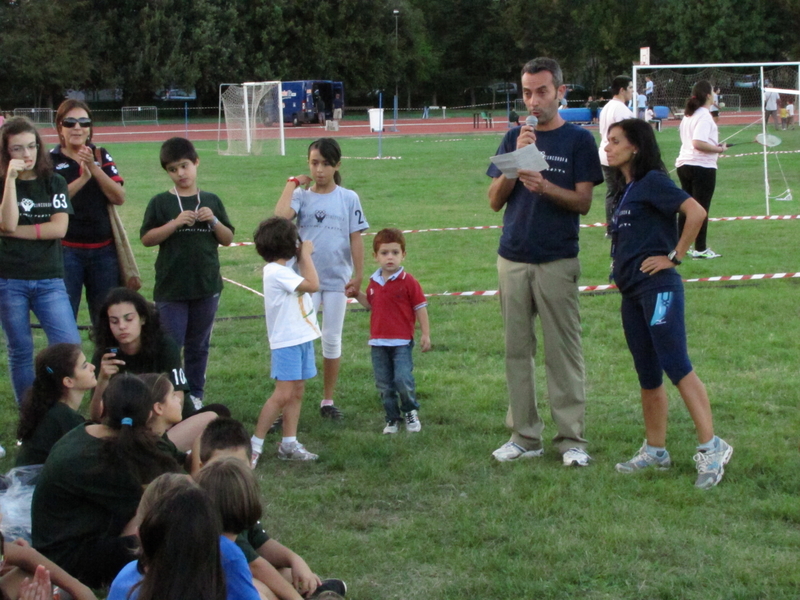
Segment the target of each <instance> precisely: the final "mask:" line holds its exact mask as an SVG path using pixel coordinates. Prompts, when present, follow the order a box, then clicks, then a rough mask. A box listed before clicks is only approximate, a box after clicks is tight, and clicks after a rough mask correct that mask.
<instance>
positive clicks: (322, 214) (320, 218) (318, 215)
mask: <svg viewBox="0 0 800 600" xmlns="http://www.w3.org/2000/svg"><path fill="white" fill-rule="evenodd" d="M314 216H315V217H316V218H317V223H322V222H323V221H324V220H325V216H326V215H325V211H324V210H318V211H317V212H315V213H314Z"/></svg>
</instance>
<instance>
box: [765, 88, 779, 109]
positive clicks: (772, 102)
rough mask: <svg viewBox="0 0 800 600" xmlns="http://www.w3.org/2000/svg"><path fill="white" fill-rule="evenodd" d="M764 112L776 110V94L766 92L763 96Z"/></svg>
mask: <svg viewBox="0 0 800 600" xmlns="http://www.w3.org/2000/svg"><path fill="white" fill-rule="evenodd" d="M764 110H778V92H767V93H766V95H765V96H764Z"/></svg>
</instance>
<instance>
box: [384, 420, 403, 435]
mask: <svg viewBox="0 0 800 600" xmlns="http://www.w3.org/2000/svg"><path fill="white" fill-rule="evenodd" d="M398 431H400V428H399V426H398V425H397V421H390V422H388V423H386V427H384V428H383V433H385V434H387V435H388V434H390V433H397V432H398Z"/></svg>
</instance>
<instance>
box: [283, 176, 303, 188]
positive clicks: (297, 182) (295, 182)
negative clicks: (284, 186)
mask: <svg viewBox="0 0 800 600" xmlns="http://www.w3.org/2000/svg"><path fill="white" fill-rule="evenodd" d="M286 181H287V182H288V181H294V185H295V187H300V186H301V185H302V184H301V183H300V180H299V179H298V178H297V177H289V179H287V180H286Z"/></svg>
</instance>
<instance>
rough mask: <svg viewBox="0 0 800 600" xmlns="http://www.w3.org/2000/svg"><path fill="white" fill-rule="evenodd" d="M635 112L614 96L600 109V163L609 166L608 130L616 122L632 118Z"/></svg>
mask: <svg viewBox="0 0 800 600" xmlns="http://www.w3.org/2000/svg"><path fill="white" fill-rule="evenodd" d="M632 118H633V113H632V112H631V109H630V108H628V107H627V106H625V103H624V102H622V101H621V100H617V99H616V98H612V99H611V100H609V101H608V104H606V105H605V106H604V107H603V110H601V111H600V126H599V129H600V164H601V165H604V166H606V167H607V166H608V154H606V146H607V145H608V130H609V128H610V127H611V126H612V125H613V124H614V123H619V122H620V121H623V120H625V119H632Z"/></svg>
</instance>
